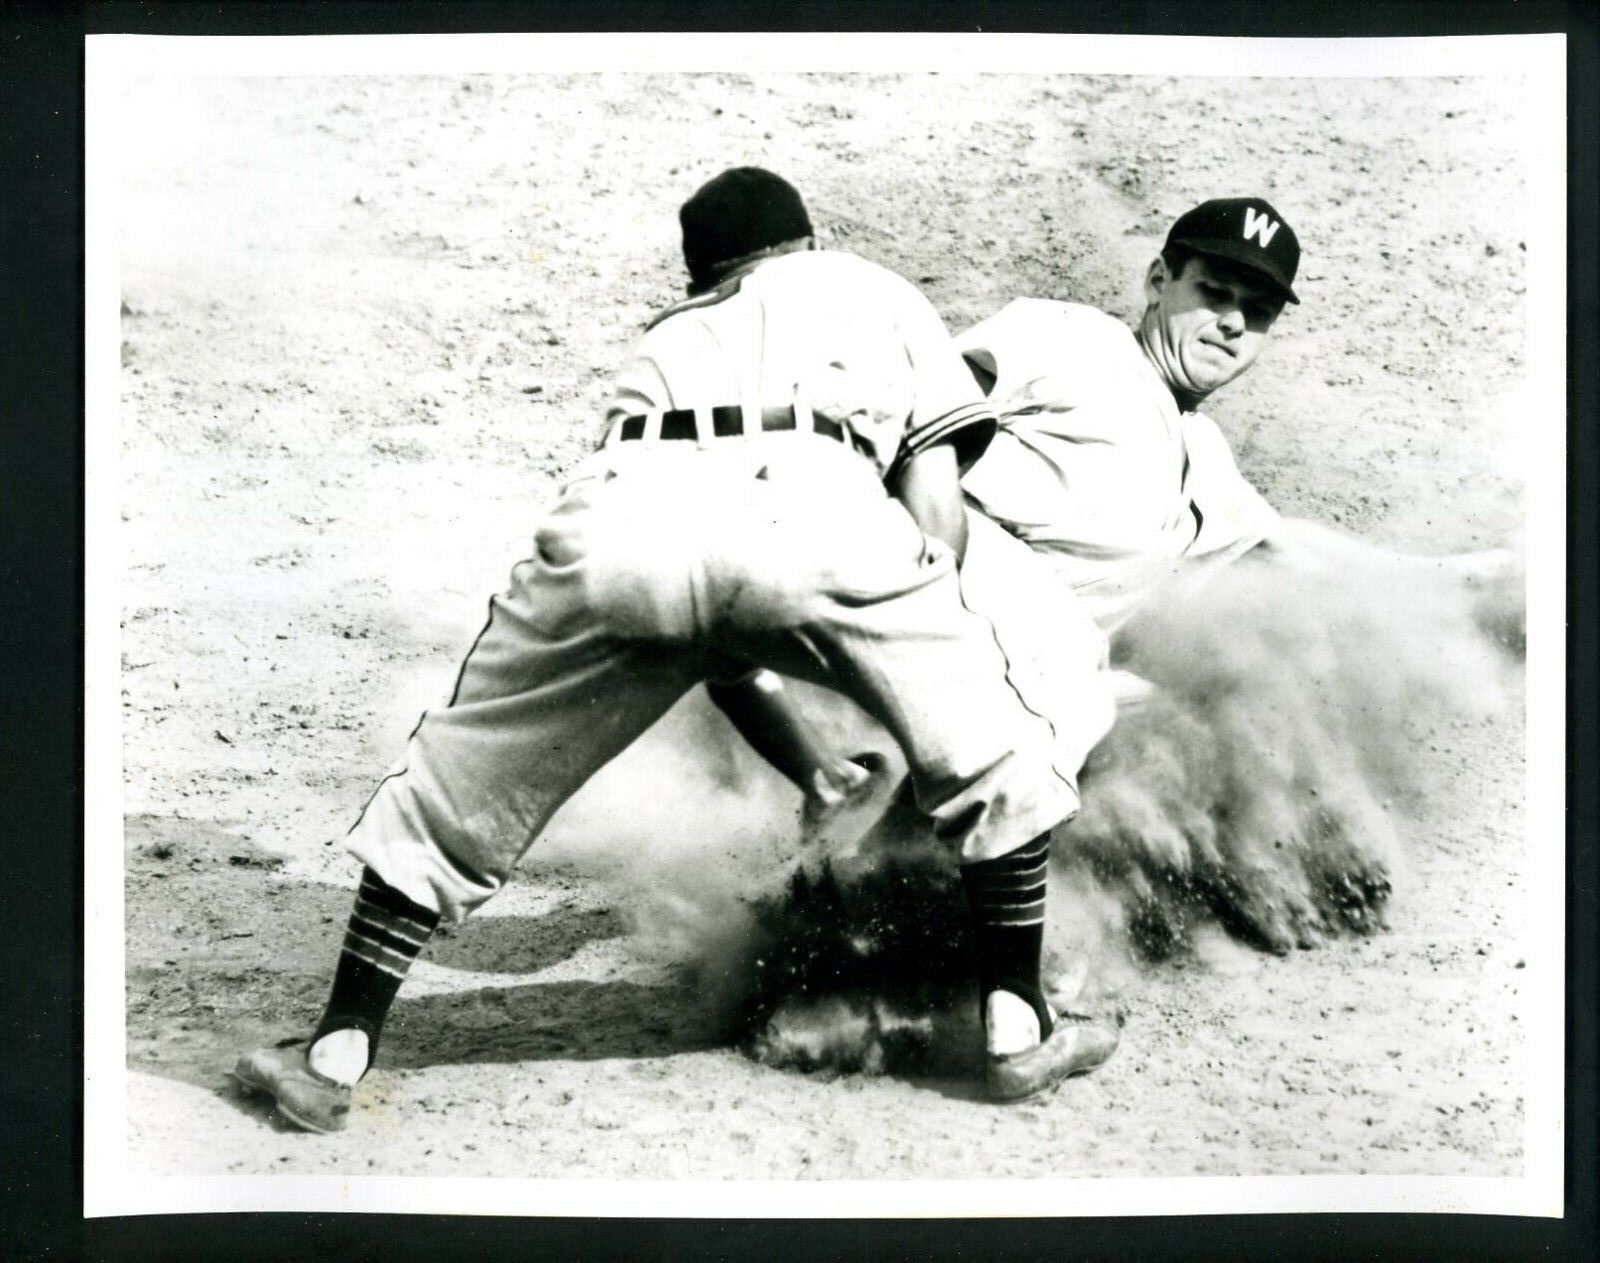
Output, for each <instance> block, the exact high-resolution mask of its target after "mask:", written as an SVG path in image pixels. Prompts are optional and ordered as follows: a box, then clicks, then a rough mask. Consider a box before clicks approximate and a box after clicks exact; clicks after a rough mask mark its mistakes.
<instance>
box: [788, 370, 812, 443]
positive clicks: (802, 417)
mask: <svg viewBox="0 0 1600 1263" xmlns="http://www.w3.org/2000/svg"><path fill="white" fill-rule="evenodd" d="M792 407H793V408H794V428H795V429H797V430H807V431H811V432H812V433H815V432H816V428H817V427H816V425H815V424H814V423H813V421H812V414H811V399H810V397H809V396H808V395H807V394H806V388H805V387H804V386H803V385H801V383H799V382H796V383H795V384H794V403H793V405H792Z"/></svg>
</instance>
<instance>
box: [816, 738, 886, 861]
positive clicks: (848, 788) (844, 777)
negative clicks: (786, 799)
mask: <svg viewBox="0 0 1600 1263" xmlns="http://www.w3.org/2000/svg"><path fill="white" fill-rule="evenodd" d="M886 766H887V760H886V759H884V757H883V756H882V755H880V754H876V753H873V752H871V751H868V752H866V753H863V754H858V755H856V756H855V757H854V758H850V759H839V760H836V761H835V762H834V763H832V764H831V765H829V766H827V767H822V768H818V769H817V771H816V773H815V774H814V775H813V777H812V782H811V785H810V786H809V787H808V788H807V790H806V793H805V802H804V803H803V804H802V806H801V808H800V840H801V841H802V842H804V843H806V844H807V845H810V844H812V843H814V842H817V841H819V840H820V839H821V837H822V835H823V832H824V830H825V829H826V828H827V827H828V826H829V825H830V824H832V823H833V822H834V821H835V820H837V819H838V818H839V817H840V816H842V815H843V814H844V813H845V812H847V811H849V810H850V809H851V808H853V807H856V806H859V805H860V804H861V803H863V802H865V801H866V800H867V799H868V798H870V797H872V794H873V791H874V790H875V789H876V788H877V781H878V779H879V777H880V775H881V773H882V772H883V769H884V768H885V767H886Z"/></svg>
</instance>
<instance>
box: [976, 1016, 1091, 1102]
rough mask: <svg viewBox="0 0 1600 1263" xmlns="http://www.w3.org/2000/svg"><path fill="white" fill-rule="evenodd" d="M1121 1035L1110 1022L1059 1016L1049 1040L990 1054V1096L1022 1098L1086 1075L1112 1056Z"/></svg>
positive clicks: (1005, 1100) (1004, 1099) (1019, 1099)
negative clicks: (1014, 1050)
mask: <svg viewBox="0 0 1600 1263" xmlns="http://www.w3.org/2000/svg"><path fill="white" fill-rule="evenodd" d="M1121 1038H1122V1033H1121V1031H1120V1030H1119V1029H1118V1028H1117V1026H1116V1024H1115V1023H1113V1022H1108V1021H1104V1020H1101V1019H1098V1018H1084V1017H1078V1016H1076V1015H1074V1016H1072V1017H1065V1016H1064V1017H1059V1018H1057V1019H1056V1024H1055V1029H1054V1030H1053V1031H1051V1032H1050V1038H1049V1039H1046V1040H1044V1041H1043V1042H1041V1043H1038V1044H1035V1045H1034V1046H1033V1047H1031V1048H1026V1049H1024V1050H1022V1051H1021V1052H1012V1053H994V1052H991V1053H989V1055H988V1075H987V1077H988V1084H989V1097H990V1099H991V1100H994V1101H1002V1102H1012V1101H1023V1100H1027V1099H1028V1098H1029V1097H1031V1096H1037V1095H1038V1094H1039V1093H1040V1092H1043V1091H1046V1090H1047V1089H1049V1088H1053V1087H1055V1086H1056V1085H1057V1084H1059V1083H1061V1082H1063V1081H1064V1080H1066V1079H1070V1078H1072V1077H1073V1076H1074V1075H1080V1074H1088V1073H1089V1071H1091V1070H1093V1069H1095V1068H1097V1067H1098V1066H1102V1065H1104V1064H1105V1063H1106V1062H1107V1061H1109V1060H1110V1059H1111V1054H1112V1053H1114V1052H1116V1051H1117V1044H1118V1043H1119V1042H1120V1041H1121Z"/></svg>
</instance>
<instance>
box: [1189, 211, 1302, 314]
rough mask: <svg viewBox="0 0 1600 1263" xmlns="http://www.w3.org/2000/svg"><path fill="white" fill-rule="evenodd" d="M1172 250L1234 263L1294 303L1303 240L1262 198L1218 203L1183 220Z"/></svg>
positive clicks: (1192, 213)
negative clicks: (1181, 248)
mask: <svg viewBox="0 0 1600 1263" xmlns="http://www.w3.org/2000/svg"><path fill="white" fill-rule="evenodd" d="M1167 245H1168V246H1169V247H1170V246H1184V247H1186V248H1188V249H1190V250H1193V251H1195V252H1196V253H1198V254H1209V255H1216V256H1217V257H1219V258H1223V259H1231V260H1233V261H1234V262H1235V263H1241V264H1243V265H1244V266H1245V267H1247V268H1251V269H1252V270H1254V271H1257V272H1260V273H1261V274H1262V275H1264V276H1265V277H1266V278H1267V279H1268V280H1270V281H1271V282H1272V283H1273V284H1274V285H1276V286H1277V287H1278V288H1279V289H1280V290H1282V291H1283V296H1284V297H1285V298H1286V299H1288V300H1289V301H1290V302H1291V303H1297V302H1299V301H1300V300H1299V299H1298V298H1296V297H1295V292H1294V290H1293V289H1291V288H1290V286H1291V285H1292V284H1293V283H1294V273H1295V269H1296V268H1298V267H1299V266H1300V239H1299V238H1298V237H1296V236H1295V235H1294V229H1293V228H1291V227H1289V225H1288V223H1287V222H1286V221H1285V220H1284V218H1283V216H1282V215H1280V214H1278V212H1277V211H1275V210H1274V209H1273V208H1272V206H1271V204H1270V203H1268V202H1267V201H1265V200H1264V199H1262V198H1259V197H1219V198H1213V199H1212V200H1211V201H1209V202H1201V203H1200V205H1198V206H1196V207H1195V208H1194V209H1193V210H1191V211H1185V212H1184V213H1183V214H1182V215H1179V216H1178V218H1177V220H1176V222H1174V223H1173V225H1172V228H1171V230H1170V231H1169V232H1168V233H1167Z"/></svg>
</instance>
